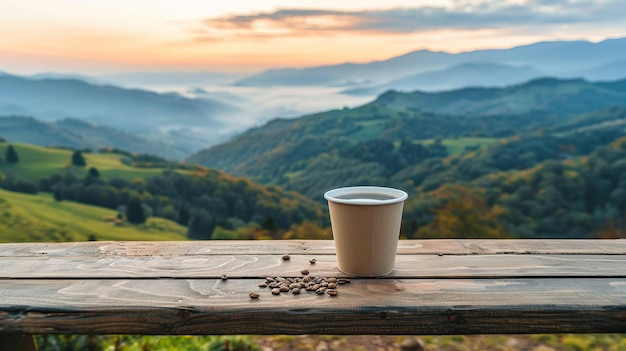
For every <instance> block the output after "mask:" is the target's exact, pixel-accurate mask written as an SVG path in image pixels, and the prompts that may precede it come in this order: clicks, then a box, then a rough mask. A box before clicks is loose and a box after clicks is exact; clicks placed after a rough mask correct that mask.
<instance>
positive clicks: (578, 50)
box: [236, 38, 626, 88]
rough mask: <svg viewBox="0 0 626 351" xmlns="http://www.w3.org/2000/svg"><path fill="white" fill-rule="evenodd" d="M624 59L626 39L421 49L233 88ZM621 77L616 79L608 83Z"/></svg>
mask: <svg viewBox="0 0 626 351" xmlns="http://www.w3.org/2000/svg"><path fill="white" fill-rule="evenodd" d="M622 59H626V38H621V39H609V40H605V41H602V42H599V43H591V42H587V41H554V42H540V43H535V44H531V45H524V46H518V47H514V48H510V49H492V50H477V51H469V52H463V53H458V54H449V53H445V52H432V51H428V50H419V51H415V52H411V53H408V54H405V55H402V56H398V57H394V58H391V59H388V60H385V61H376V62H370V63H362V64H356V63H352V64H341V65H328V66H319V67H310V68H301V69H274V70H268V71H265V72H262V73H260V74H257V75H253V76H251V77H247V78H245V79H242V80H239V81H238V82H237V83H236V84H238V85H251V86H277V85H285V86H291V85H293V86H295V85H303V86H306V85H328V86H330V85H340V84H345V83H346V82H362V83H363V84H367V85H370V86H371V85H375V84H382V83H386V82H391V81H394V80H397V79H401V78H403V77H407V76H412V75H416V74H420V73H426V72H430V71H440V70H444V69H447V68H450V67H452V66H457V65H462V64H464V63H471V62H481V63H493V64H500V65H510V66H518V67H520V66H530V67H534V69H536V70H538V71H540V72H543V73H545V74H547V75H555V76H560V77H576V75H574V74H575V72H579V71H581V70H585V69H590V68H592V67H597V66H599V65H604V64H609V63H610V62H612V61H616V60H622ZM622 77H623V76H614V77H612V79H618V78H622ZM516 83H520V81H518V82H516ZM458 87H459V86H457V88H458Z"/></svg>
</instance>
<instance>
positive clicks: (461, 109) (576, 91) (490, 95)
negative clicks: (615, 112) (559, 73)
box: [373, 78, 626, 117]
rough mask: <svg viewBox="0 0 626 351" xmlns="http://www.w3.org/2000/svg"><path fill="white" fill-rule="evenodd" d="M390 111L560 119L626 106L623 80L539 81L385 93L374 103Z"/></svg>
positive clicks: (554, 79) (625, 84) (544, 79)
mask: <svg viewBox="0 0 626 351" xmlns="http://www.w3.org/2000/svg"><path fill="white" fill-rule="evenodd" d="M373 104H374V105H377V106H385V107H388V108H393V109H401V110H404V109H409V110H419V111H429V112H436V113H445V114H462V115H509V114H523V113H529V112H541V113H542V114H549V115H558V116H562V117H567V116H572V115H576V114H583V113H588V112H591V111H594V110H597V109H601V108H605V107H608V106H611V105H625V104H626V80H620V81H614V82H597V83H591V82H588V81H586V80H583V79H556V78H541V79H535V80H532V81H530V82H527V83H525V84H519V85H513V86H509V87H505V88H464V89H458V90H452V91H445V92H422V91H415V92H410V93H400V92H395V91H390V92H387V93H385V94H383V95H381V96H380V97H378V99H376V101H374V103H373Z"/></svg>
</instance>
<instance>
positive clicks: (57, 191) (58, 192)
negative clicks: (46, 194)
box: [54, 186, 63, 201]
mask: <svg viewBox="0 0 626 351" xmlns="http://www.w3.org/2000/svg"><path fill="white" fill-rule="evenodd" d="M54 200H55V201H62V200H63V193H62V192H61V187H60V186H56V187H55V188H54Z"/></svg>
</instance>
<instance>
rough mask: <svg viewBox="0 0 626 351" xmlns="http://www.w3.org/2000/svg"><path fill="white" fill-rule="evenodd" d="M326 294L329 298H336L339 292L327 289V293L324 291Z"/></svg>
mask: <svg viewBox="0 0 626 351" xmlns="http://www.w3.org/2000/svg"><path fill="white" fill-rule="evenodd" d="M326 293H327V294H328V295H330V296H337V295H339V292H338V291H337V290H334V289H328V291H326Z"/></svg>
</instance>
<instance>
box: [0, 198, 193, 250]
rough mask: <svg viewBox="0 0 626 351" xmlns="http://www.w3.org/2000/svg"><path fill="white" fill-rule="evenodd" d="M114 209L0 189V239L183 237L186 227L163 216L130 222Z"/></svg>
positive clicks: (14, 240) (164, 238) (58, 239)
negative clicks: (120, 217)
mask: <svg viewBox="0 0 626 351" xmlns="http://www.w3.org/2000/svg"><path fill="white" fill-rule="evenodd" d="M116 215H117V211H114V210H110V209H105V208H101V207H96V206H89V205H83V204H79V203H75V202H70V201H61V202H57V201H55V200H54V198H53V197H52V195H51V194H39V195H28V194H20V193H15V192H10V191H6V190H2V189H0V217H1V218H2V220H1V221H0V242H31V241H42V242H47V241H86V240H88V239H90V238H91V239H94V238H95V239H97V240H185V239H186V235H185V234H186V228H185V227H183V226H181V225H178V224H176V223H174V222H172V221H169V220H165V219H162V218H150V219H148V221H147V222H146V223H145V224H142V225H130V224H127V223H121V222H120V221H118V220H116Z"/></svg>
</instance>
